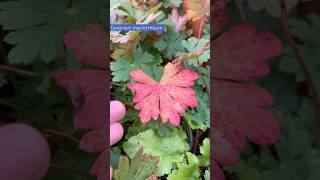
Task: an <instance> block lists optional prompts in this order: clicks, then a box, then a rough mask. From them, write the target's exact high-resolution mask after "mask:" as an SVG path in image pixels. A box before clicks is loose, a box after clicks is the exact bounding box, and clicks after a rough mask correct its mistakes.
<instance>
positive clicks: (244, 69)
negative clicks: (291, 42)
mask: <svg viewBox="0 0 320 180" xmlns="http://www.w3.org/2000/svg"><path fill="white" fill-rule="evenodd" d="M212 46H213V49H214V53H213V58H214V61H213V66H214V67H215V70H214V71H213V75H214V77H215V78H222V79H231V80H240V81H246V80H249V79H250V78H257V77H261V76H263V75H266V74H268V73H269V67H268V64H267V62H266V60H269V59H272V58H275V57H276V56H277V55H279V54H280V53H281V52H282V44H281V41H280V40H279V39H278V38H277V37H276V36H275V35H273V34H271V33H267V32H257V31H256V28H255V27H254V26H253V25H252V24H250V23H247V22H244V23H239V24H237V25H235V26H234V27H232V28H231V29H230V30H229V31H227V32H226V33H223V34H222V35H221V36H220V37H219V38H218V39H216V40H215V41H214V42H213V44H212Z"/></svg>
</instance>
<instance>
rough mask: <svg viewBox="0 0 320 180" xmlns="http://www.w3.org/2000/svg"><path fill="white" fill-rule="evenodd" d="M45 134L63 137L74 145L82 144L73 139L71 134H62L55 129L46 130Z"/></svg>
mask: <svg viewBox="0 0 320 180" xmlns="http://www.w3.org/2000/svg"><path fill="white" fill-rule="evenodd" d="M44 132H45V133H48V134H51V135H55V136H61V137H63V138H65V139H68V140H70V141H71V142H73V143H74V144H76V145H78V144H79V143H80V140H79V139H77V138H75V137H73V136H72V135H71V134H70V133H66V132H60V131H56V130H53V129H45V130H44Z"/></svg>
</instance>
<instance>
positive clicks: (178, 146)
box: [123, 128, 189, 176]
mask: <svg viewBox="0 0 320 180" xmlns="http://www.w3.org/2000/svg"><path fill="white" fill-rule="evenodd" d="M186 138H187V137H186V134H185V132H184V131H183V130H182V129H181V128H179V129H174V130H173V132H172V133H171V134H170V136H169V135H168V136H160V135H159V134H158V133H157V132H156V131H155V130H152V129H149V130H146V131H144V132H142V133H139V134H138V135H136V136H133V137H131V138H129V140H128V141H127V142H125V143H124V145H123V149H124V151H125V152H126V154H127V155H128V156H129V157H133V155H134V153H135V152H137V151H138V149H139V148H141V147H143V148H144V151H145V153H148V154H151V155H153V156H159V157H160V163H159V168H158V171H157V175H158V176H162V175H164V174H169V173H170V170H171V169H172V163H178V162H182V160H183V157H184V153H185V152H186V151H188V150H189V145H188V143H187V142H186V141H185V139H186Z"/></svg>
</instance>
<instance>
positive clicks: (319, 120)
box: [279, 0, 320, 149]
mask: <svg viewBox="0 0 320 180" xmlns="http://www.w3.org/2000/svg"><path fill="white" fill-rule="evenodd" d="M279 3H280V11H281V19H282V25H283V30H284V33H285V35H286V37H287V40H288V42H289V45H290V47H291V49H292V51H293V54H294V56H295V57H296V60H297V61H298V64H299V66H300V69H301V71H302V73H303V74H304V77H305V80H306V82H307V85H308V87H309V93H310V96H311V99H312V102H313V104H314V110H315V113H316V126H317V142H316V147H317V148H318V149H320V99H319V94H318V92H317V89H316V86H315V84H314V82H313V80H312V77H311V75H310V73H309V71H308V69H307V67H306V65H305V63H304V60H303V57H302V55H301V53H300V51H299V48H298V46H297V43H296V42H295V39H294V37H293V35H292V33H291V32H290V29H289V23H288V14H287V10H286V4H285V1H284V0H279Z"/></svg>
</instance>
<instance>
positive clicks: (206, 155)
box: [199, 138, 210, 167]
mask: <svg viewBox="0 0 320 180" xmlns="http://www.w3.org/2000/svg"><path fill="white" fill-rule="evenodd" d="M200 154H201V155H200V156H199V162H200V166H206V167H207V166H209V165H210V139H209V138H205V139H204V140H203V141H202V145H201V146H200Z"/></svg>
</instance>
